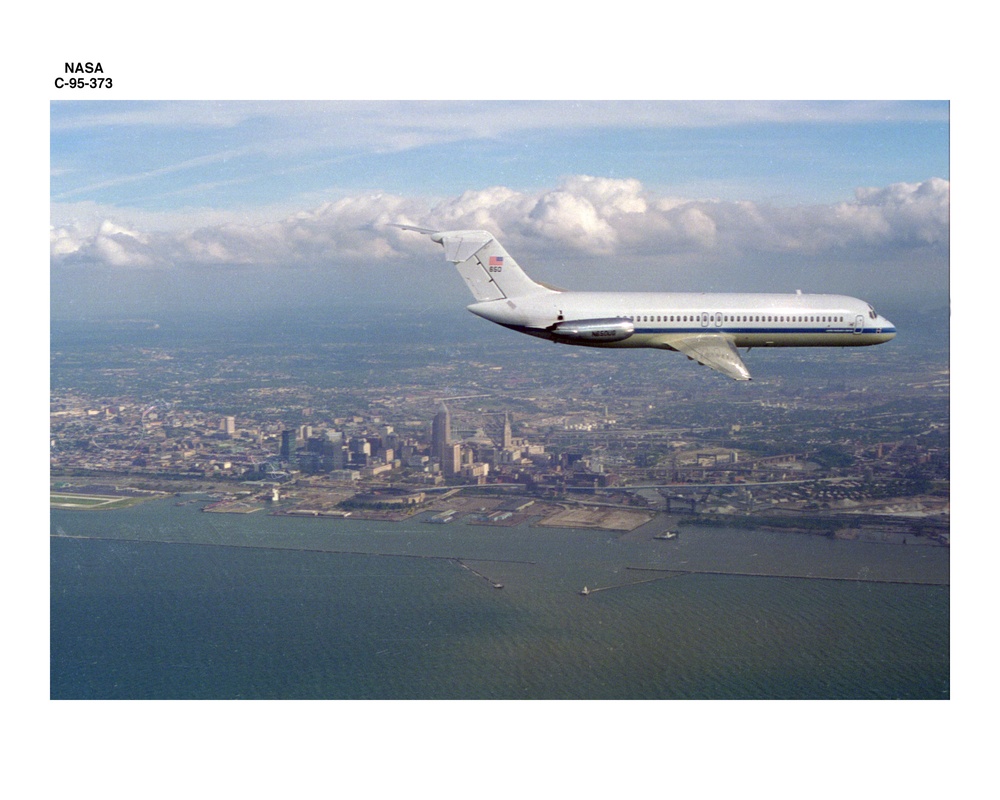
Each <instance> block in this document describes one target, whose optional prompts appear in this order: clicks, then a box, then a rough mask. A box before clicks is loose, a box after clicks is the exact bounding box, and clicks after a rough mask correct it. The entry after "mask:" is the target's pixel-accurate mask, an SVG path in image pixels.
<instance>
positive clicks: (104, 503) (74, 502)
mask: <svg viewBox="0 0 1000 800" xmlns="http://www.w3.org/2000/svg"><path fill="white" fill-rule="evenodd" d="M141 501H142V498H139V497H115V496H113V495H99V494H65V493H62V492H50V493H49V505H50V506H52V507H53V508H75V509H80V510H93V509H98V508H100V509H105V508H125V507H126V506H131V505H134V504H135V503H139V502H141Z"/></svg>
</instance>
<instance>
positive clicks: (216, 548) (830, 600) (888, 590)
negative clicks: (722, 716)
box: [51, 498, 950, 699]
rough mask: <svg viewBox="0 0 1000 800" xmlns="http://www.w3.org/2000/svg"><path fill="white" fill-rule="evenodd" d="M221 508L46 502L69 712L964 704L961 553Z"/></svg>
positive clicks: (818, 540)
mask: <svg viewBox="0 0 1000 800" xmlns="http://www.w3.org/2000/svg"><path fill="white" fill-rule="evenodd" d="M204 502H207V501H205V500H204V498H201V499H200V500H199V502H195V503H189V504H187V505H177V499H176V498H171V499H169V500H158V501H152V502H147V503H143V504H141V505H139V506H136V507H133V508H130V509H123V510H115V511H106V512H99V511H90V512H80V511H63V510H53V511H52V512H51V525H52V534H53V536H52V538H51V696H52V697H53V698H286V699H291V698H314V699H320V698H325V699H336V698H386V699H389V698H395V699H408V698H441V699H443V698H448V699H468V698H536V699H541V698H592V699H597V698H618V699H651V698H660V699H673V698H677V699H679V698H716V699H727V698H928V699H946V698H948V697H949V681H950V667H949V588H948V586H947V583H948V573H949V552H948V550H947V548H940V547H930V546H912V545H910V546H905V547H904V546H892V545H881V544H868V543H861V542H846V541H834V540H830V539H826V538H823V537H817V536H809V535H804V534H790V533H768V532H760V531H753V532H750V531H740V530H730V529H718V528H695V527H692V528H686V529H684V530H683V531H682V533H681V536H680V538H678V539H676V540H673V541H656V540H653V539H652V536H651V534H652V530H653V526H656V525H659V524H662V523H661V522H654V523H651V524H650V525H649V526H646V527H645V528H643V529H640V530H639V531H636V532H633V533H631V534H628V535H624V536H621V535H618V534H613V533H608V532H599V531H589V530H586V531H585V530H561V529H552V528H540V527H532V526H529V525H524V526H520V527H516V528H498V527H486V526H477V525H466V524H464V523H463V522H461V521H459V522H454V523H451V524H448V525H430V524H424V523H422V522H419V521H417V520H411V521H407V522H402V523H390V522H384V523H383V522H366V521H360V520H331V519H311V518H310V519H302V518H291V517H274V516H269V515H267V514H265V513H263V512H258V513H255V514H250V515H236V514H212V513H202V512H201V511H200V508H201V506H202V505H204ZM76 537H81V538H76ZM664 570H702V571H719V572H744V573H766V574H778V575H788V576H792V575H795V576H806V577H747V576H738V575H713V574H678V573H677V572H665V571H664ZM809 576H811V577H809ZM825 578H840V579H843V580H830V579H825ZM887 581H912V582H915V583H891V582H887ZM494 583H502V584H503V588H502V589H496V588H494V587H493V584H494ZM935 584H936V585H935ZM585 585H586V586H588V587H590V588H591V589H602V591H597V592H594V593H592V594H590V595H589V596H587V597H583V596H581V595H580V594H579V591H580V589H581V588H582V587H583V586H585ZM607 587H613V588H607Z"/></svg>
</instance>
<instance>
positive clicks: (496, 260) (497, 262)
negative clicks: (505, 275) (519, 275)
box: [489, 256, 503, 267]
mask: <svg viewBox="0 0 1000 800" xmlns="http://www.w3.org/2000/svg"><path fill="white" fill-rule="evenodd" d="M489 265H490V266H491V267H502V266H503V256H490V264H489Z"/></svg>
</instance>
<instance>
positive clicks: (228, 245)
mask: <svg viewBox="0 0 1000 800" xmlns="http://www.w3.org/2000/svg"><path fill="white" fill-rule="evenodd" d="M95 211H97V210H96V209H94V210H91V214H90V215H91V217H92V219H91V221H90V222H89V223H88V222H82V223H76V224H65V223H64V224H60V225H53V226H52V228H51V232H50V249H51V259H52V264H53V265H54V266H70V265H76V266H107V267H119V268H123V269H127V268H134V269H142V268H157V269H169V268H173V267H178V266H201V267H206V268H209V267H212V266H227V267H239V266H246V267H251V266H252V267H296V266H307V267H317V266H322V265H324V264H336V263H341V262H344V261H353V260H358V259H365V260H373V259H374V260H386V259H389V260H391V259H397V258H410V257H412V256H414V255H417V254H420V253H422V252H426V249H425V248H424V247H423V246H422V245H421V243H420V241H419V240H417V239H416V238H415V237H413V236H412V234H406V233H404V232H400V231H398V230H396V229H393V228H391V227H389V226H390V225H391V224H392V223H395V222H406V223H411V224H416V225H422V226H427V227H438V228H440V229H442V230H443V229H455V228H483V229H486V230H489V231H490V232H492V233H494V234H495V235H496V236H497V237H498V238H500V239H502V240H503V241H504V242H505V243H508V244H510V245H513V246H518V245H519V246H523V247H526V248H528V249H531V250H534V249H536V248H539V247H548V246H550V245H552V246H555V245H558V246H559V247H560V248H563V249H569V250H572V251H574V252H575V253H577V254H581V255H585V256H616V257H644V256H648V255H654V254H656V255H662V256H665V257H666V256H672V255H678V254H694V253H697V254H706V253H712V252H718V253H725V254H726V255H729V256H733V255H736V256H739V255H740V254H745V253H748V252H756V253H776V254H778V253H780V254H803V255H809V256H813V255H816V254H819V253H822V252H823V251H825V250H831V251H836V250H842V249H845V248H855V247H870V248H874V249H883V248H904V249H905V248H922V247H927V246H942V247H947V246H948V243H949V214H950V183H949V181H947V180H944V179H941V178H929V179H928V180H926V181H923V182H921V183H896V184H892V185H890V186H885V187H863V188H859V189H857V190H856V191H855V196H854V198H853V199H850V200H844V201H842V202H839V203H835V204H826V205H800V206H793V207H781V206H774V205H768V204H765V203H760V202H752V201H721V200H713V199H688V198H679V197H666V196H660V195H658V194H656V193H655V192H652V191H650V190H647V189H646V188H644V187H643V185H642V183H641V182H640V181H638V180H636V179H617V178H600V177H592V176H587V175H579V176H572V177H568V178H565V179H564V180H563V181H562V182H561V183H560V184H559V185H558V186H556V187H554V188H552V189H548V190H544V191H539V192H524V191H515V190H513V189H510V188H507V187H504V186H494V187H488V188H485V189H476V190H470V191H467V192H464V193H463V194H461V195H460V196H457V197H452V198H448V199H445V200H441V201H436V202H435V201H429V200H427V199H424V198H410V197H403V196H400V195H394V194H385V193H376V194H359V195H356V196H351V197H345V198H341V199H339V200H336V201H332V202H327V203H323V204H322V205H320V206H318V207H316V208H312V209H307V210H302V211H300V212H297V213H294V214H291V215H287V216H285V217H284V218H281V219H275V220H273V221H259V222H242V221H240V219H239V214H238V213H233V214H230V215H225V214H223V215H218V214H217V215H216V216H221V217H225V216H229V217H230V219H228V220H226V221H218V222H214V223H211V224H207V225H202V226H196V227H185V228H180V229H177V230H162V229H161V230H156V229H141V228H139V227H138V226H137V225H136V224H135V223H134V222H132V221H130V213H129V212H128V211H127V210H124V211H116V210H114V209H103V210H100V212H103V215H104V216H103V218H101V219H100V220H99V221H97V217H96V216H95ZM139 217H140V218H141V217H142V215H141V214H140V215H139Z"/></svg>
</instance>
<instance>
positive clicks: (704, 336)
mask: <svg viewBox="0 0 1000 800" xmlns="http://www.w3.org/2000/svg"><path fill="white" fill-rule="evenodd" d="M653 346H654V347H662V348H663V349H664V350H677V351H678V352H680V353H683V354H684V355H686V356H687V357H688V358H690V359H693V360H695V361H697V362H698V363H699V364H704V365H705V366H706V367H711V368H712V369H714V370H718V371H719V372H721V373H722V374H723V375H728V376H729V377H730V378H732V379H733V380H734V381H748V380H750V370H748V369H747V367H746V364H744V363H743V359H742V358H740V353H739V351H738V350H737V349H736V345H735V344H733V341H732V339H730V338H728V337H726V336H723V335H722V334H718V333H696V334H690V333H689V334H669V333H668V334H663V335H662V336H659V337H657V340H656V342H655V343H653Z"/></svg>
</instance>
